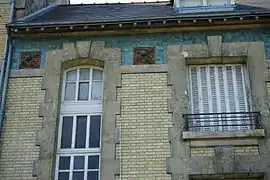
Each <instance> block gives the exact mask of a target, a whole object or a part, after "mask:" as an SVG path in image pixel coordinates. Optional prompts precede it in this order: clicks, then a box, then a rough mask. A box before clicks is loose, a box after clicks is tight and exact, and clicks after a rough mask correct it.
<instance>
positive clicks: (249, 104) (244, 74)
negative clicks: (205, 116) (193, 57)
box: [187, 64, 252, 131]
mask: <svg viewBox="0 0 270 180" xmlns="http://www.w3.org/2000/svg"><path fill="white" fill-rule="evenodd" d="M217 66H221V67H223V68H226V67H227V66H230V67H235V66H242V79H243V81H244V82H243V83H244V86H243V88H244V89H243V91H244V93H245V94H246V98H245V101H246V107H245V108H246V112H248V111H252V102H251V94H250V80H249V74H248V71H247V65H245V64H209V65H208V64H205V65H189V66H187V85H188V99H189V106H188V109H189V113H191V114H200V113H203V112H201V111H202V109H201V108H202V100H199V103H200V105H199V107H200V112H199V113H196V112H194V108H193V107H194V106H193V96H192V94H193V93H192V88H191V84H190V82H191V74H190V69H191V68H192V67H195V68H200V67H208V68H209V67H217ZM223 73H225V72H224V71H223ZM206 75H209V72H206ZM215 76H217V72H216V70H215ZM232 76H233V79H234V81H233V83H234V85H233V88H234V92H237V91H236V86H235V85H236V84H235V83H236V81H235V79H236V77H235V73H233V74H232ZM209 78H210V77H208V76H207V87H208V88H209V85H210V84H209V80H208V79H209ZM224 78H227V76H224ZM197 81H200V75H199V73H198V72H197ZM216 81H217V79H216ZM224 81H226V80H224ZM215 83H216V87H217V88H219V87H218V86H217V84H218V83H217V82H215ZM198 86H199V87H198V89H201V88H200V86H201V84H200V83H198ZM210 91H211V90H210ZM210 91H208V96H211V92H210ZM224 91H225V95H228V87H227V86H226V84H225V85H224ZM198 93H199V95H198V96H199V97H201V95H200V93H201V92H200V91H199V92H198ZM218 93H219V92H217V94H218ZM225 99H226V98H225ZM208 100H209V99H208ZM209 101H210V102H209V112H204V113H212V108H213V107H212V99H211V98H210V100H209ZM236 104H239V102H236ZM220 105H221V104H220V103H217V106H218V107H217V109H218V110H221V107H220ZM228 107H229V102H228V101H226V112H230V111H229V110H228ZM236 108H239V106H238V107H236ZM219 112H220V113H223V112H221V111H219ZM235 112H240V111H238V110H236V111H235ZM248 128H250V127H248ZM212 130H213V129H212ZM200 131H205V130H204V129H201V130H200Z"/></svg>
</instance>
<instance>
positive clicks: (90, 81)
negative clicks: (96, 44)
mask: <svg viewBox="0 0 270 180" xmlns="http://www.w3.org/2000/svg"><path fill="white" fill-rule="evenodd" d="M89 74H90V77H89V92H88V93H89V94H88V98H89V100H92V88H93V87H92V84H93V83H92V79H93V69H92V68H91V69H90V73H89Z"/></svg>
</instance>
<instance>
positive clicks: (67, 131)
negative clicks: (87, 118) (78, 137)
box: [61, 116, 73, 148]
mask: <svg viewBox="0 0 270 180" xmlns="http://www.w3.org/2000/svg"><path fill="white" fill-rule="evenodd" d="M72 128H73V117H68V116H66V117H63V124H62V134H61V148H71V141H72Z"/></svg>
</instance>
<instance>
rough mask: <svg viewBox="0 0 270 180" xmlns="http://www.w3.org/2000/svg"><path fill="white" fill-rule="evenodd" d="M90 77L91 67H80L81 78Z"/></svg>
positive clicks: (87, 78)
mask: <svg viewBox="0 0 270 180" xmlns="http://www.w3.org/2000/svg"><path fill="white" fill-rule="evenodd" d="M89 78H90V69H89V68H81V69H80V80H89Z"/></svg>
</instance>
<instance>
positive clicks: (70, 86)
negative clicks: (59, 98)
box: [65, 82, 76, 101]
mask: <svg viewBox="0 0 270 180" xmlns="http://www.w3.org/2000/svg"><path fill="white" fill-rule="evenodd" d="M75 89H76V83H75V82H67V83H66V89H65V101H74V100H75Z"/></svg>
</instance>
